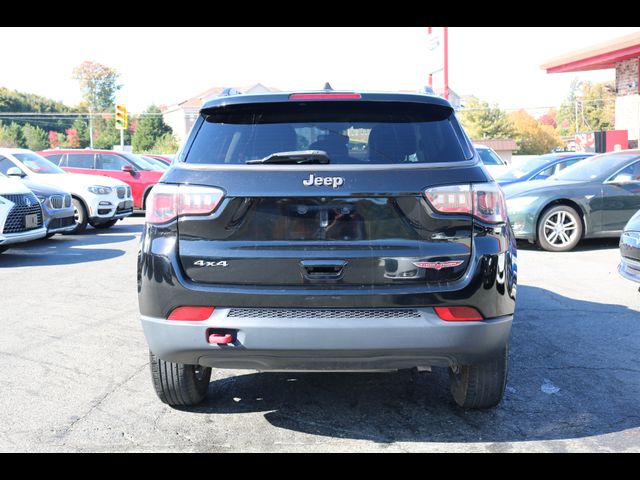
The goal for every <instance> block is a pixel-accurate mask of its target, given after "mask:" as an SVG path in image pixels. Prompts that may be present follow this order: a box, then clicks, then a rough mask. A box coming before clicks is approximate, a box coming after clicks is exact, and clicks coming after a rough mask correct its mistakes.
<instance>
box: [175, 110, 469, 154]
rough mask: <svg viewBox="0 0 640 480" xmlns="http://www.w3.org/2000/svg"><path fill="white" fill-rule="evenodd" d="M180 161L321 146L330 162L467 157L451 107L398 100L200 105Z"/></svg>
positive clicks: (463, 137)
mask: <svg viewBox="0 0 640 480" xmlns="http://www.w3.org/2000/svg"><path fill="white" fill-rule="evenodd" d="M191 137H192V139H193V140H192V141H191V142H190V144H188V145H187V148H186V149H185V151H184V152H183V154H182V155H181V157H182V158H181V160H183V161H185V162H187V163H199V164H244V163H246V162H247V161H249V160H257V159H261V158H265V157H267V156H269V155H271V154H273V153H276V152H290V151H300V150H323V151H325V152H326V153H327V154H328V156H329V159H330V162H331V163H332V164H363V165H367V164H412V163H440V162H460V161H464V160H468V159H470V158H472V152H471V148H470V146H469V143H468V142H467V140H466V137H465V135H464V133H463V132H462V129H461V128H460V125H459V124H458V121H457V119H456V118H455V114H454V112H453V109H451V108H450V107H445V106H440V105H429V104H421V103H398V102H364V101H361V102H344V101H343V102H331V101H327V102H307V103H298V102H291V103H284V102H283V103H272V104H253V105H232V106H227V107H221V108H217V109H213V110H211V111H204V112H202V113H201V116H200V118H199V119H198V122H197V123H196V125H195V126H194V131H193V133H192V134H191Z"/></svg>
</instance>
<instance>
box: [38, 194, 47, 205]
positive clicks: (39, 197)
mask: <svg viewBox="0 0 640 480" xmlns="http://www.w3.org/2000/svg"><path fill="white" fill-rule="evenodd" d="M36 198H37V199H38V201H39V202H40V203H44V202H45V201H46V200H47V197H43V196H42V195H36Z"/></svg>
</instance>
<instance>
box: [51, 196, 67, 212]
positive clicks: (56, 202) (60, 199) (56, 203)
mask: <svg viewBox="0 0 640 480" xmlns="http://www.w3.org/2000/svg"><path fill="white" fill-rule="evenodd" d="M49 206H50V207H51V208H54V209H59V208H62V207H63V206H64V196H63V195H51V196H50V197H49Z"/></svg>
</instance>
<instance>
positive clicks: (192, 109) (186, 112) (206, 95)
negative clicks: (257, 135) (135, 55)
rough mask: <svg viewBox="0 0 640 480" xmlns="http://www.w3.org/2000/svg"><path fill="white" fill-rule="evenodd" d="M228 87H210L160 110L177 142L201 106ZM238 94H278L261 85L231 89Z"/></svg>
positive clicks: (189, 126) (184, 135) (191, 124)
mask: <svg viewBox="0 0 640 480" xmlns="http://www.w3.org/2000/svg"><path fill="white" fill-rule="evenodd" d="M227 88H228V87H212V88H210V89H208V90H205V91H204V92H202V93H200V94H199V95H196V96H195V97H191V98H189V99H187V100H184V101H182V102H179V103H175V104H173V105H169V106H166V107H161V108H162V118H163V119H164V122H165V123H166V124H167V125H169V126H170V127H171V128H172V129H173V133H174V134H175V135H176V137H178V141H179V142H182V141H183V140H184V139H185V138H186V136H187V134H188V133H189V130H191V127H192V126H193V123H194V122H195V120H196V118H198V112H199V111H200V108H201V107H202V105H203V104H204V103H205V102H206V101H207V100H209V99H211V98H215V97H217V96H218V95H220V94H221V93H222V92H224V91H225V90H226V89H227ZM232 88H233V89H235V90H237V91H238V92H239V93H265V92H279V91H280V90H279V89H277V88H271V87H265V86H264V85H262V84H261V83H256V84H255V85H252V86H248V87H232Z"/></svg>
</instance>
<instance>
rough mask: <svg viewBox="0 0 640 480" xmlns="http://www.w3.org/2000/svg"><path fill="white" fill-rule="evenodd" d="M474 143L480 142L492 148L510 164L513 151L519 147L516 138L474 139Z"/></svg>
mask: <svg viewBox="0 0 640 480" xmlns="http://www.w3.org/2000/svg"><path fill="white" fill-rule="evenodd" d="M473 143H479V144H480V145H485V146H487V147H489V148H491V149H492V150H493V151H494V152H496V153H497V154H498V156H499V157H500V158H501V159H503V160H504V161H505V162H507V163H508V164H511V160H512V157H513V152H514V151H516V150H517V149H518V145H517V144H516V141H515V140H512V139H510V138H503V139H491V140H473Z"/></svg>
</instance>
